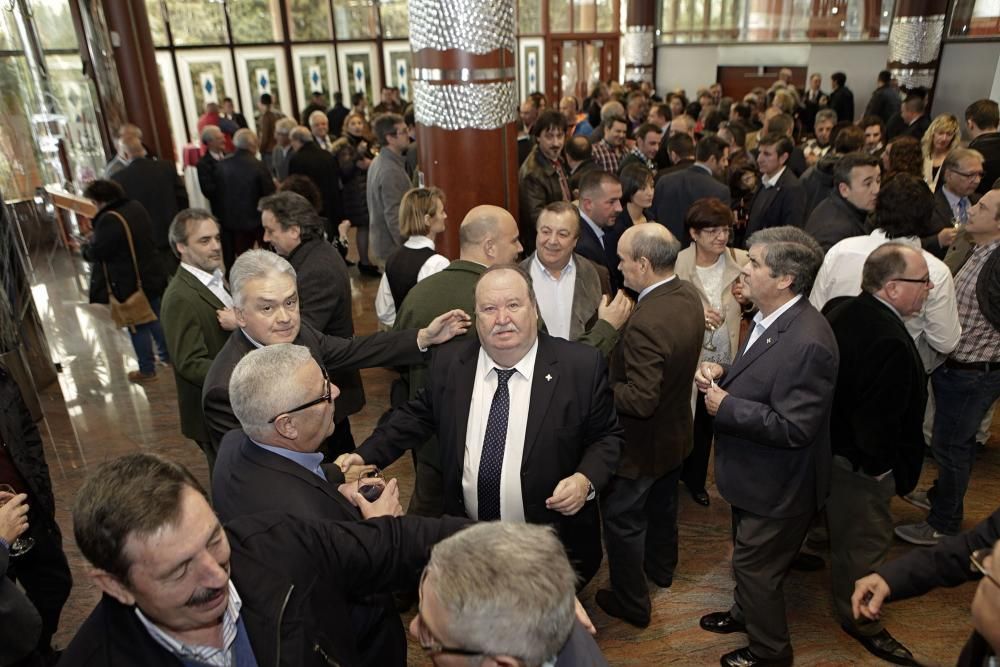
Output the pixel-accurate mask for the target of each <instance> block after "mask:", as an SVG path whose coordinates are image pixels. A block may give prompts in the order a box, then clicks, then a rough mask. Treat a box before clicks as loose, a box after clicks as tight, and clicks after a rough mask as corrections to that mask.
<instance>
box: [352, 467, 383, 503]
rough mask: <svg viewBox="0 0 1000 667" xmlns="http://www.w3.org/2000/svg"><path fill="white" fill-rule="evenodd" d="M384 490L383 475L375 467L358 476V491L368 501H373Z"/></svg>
mask: <svg viewBox="0 0 1000 667" xmlns="http://www.w3.org/2000/svg"><path fill="white" fill-rule="evenodd" d="M383 491H385V477H384V476H383V475H382V471H381V470H379V469H378V468H377V467H372V469H370V470H366V471H364V472H363V473H361V476H360V477H358V493H360V494H361V495H362V496H364V498H365V500H367V501H368V502H370V503H373V502H375V501H376V500H378V499H379V497H380V496H381V495H382V492H383Z"/></svg>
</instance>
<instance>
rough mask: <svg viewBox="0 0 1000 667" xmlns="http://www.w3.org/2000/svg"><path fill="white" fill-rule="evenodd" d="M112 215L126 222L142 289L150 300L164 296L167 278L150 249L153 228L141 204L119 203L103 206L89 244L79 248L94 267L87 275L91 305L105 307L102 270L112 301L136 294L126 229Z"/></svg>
mask: <svg viewBox="0 0 1000 667" xmlns="http://www.w3.org/2000/svg"><path fill="white" fill-rule="evenodd" d="M112 211H114V212H116V213H118V214H119V215H121V216H122V217H123V218H125V220H126V221H127V222H128V226H129V229H130V230H131V231H132V244H133V246H134V247H135V256H136V260H137V262H138V264H139V276H140V277H141V278H142V289H143V291H144V292H145V293H146V296H147V297H149V298H155V297H158V296H161V295H162V294H163V290H165V289H166V287H167V274H166V271H164V269H163V267H162V266H161V264H160V262H159V260H158V259H157V257H156V249H155V247H154V245H153V224H152V223H151V222H150V220H149V215H148V214H147V213H146V209H145V208H143V206H142V204H140V203H139V202H137V201H130V200H128V199H119V200H118V201H114V202H111V203H110V204H107V205H105V206H104V207H103V208H102V209H101V210H99V211H98V212H97V215H96V216H94V235H93V237H91V239H90V242H89V243H86V244H84V245H83V246H82V247H81V248H80V254H82V255H83V258H84V259H85V260H87V261H88V262H92V263H93V264H94V266H93V269H92V270H91V272H90V302H91V303H108V286H107V283H106V282H105V280H104V268H103V267H102V266H101V263H102V262H103V263H105V264H107V266H108V278H109V279H110V280H111V291H112V292H113V293H114V295H115V298H116V299H118V300H119V301H124V300H125V299H127V298H128V297H129V296H131V295H132V293H133V292H135V290H136V279H135V265H133V263H132V254H131V252H130V251H129V246H128V238H127V237H126V236H125V228H124V227H123V226H122V223H121V220H119V219H118V216H115V215H112V214H111V212H112Z"/></svg>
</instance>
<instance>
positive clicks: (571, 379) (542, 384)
mask: <svg viewBox="0 0 1000 667" xmlns="http://www.w3.org/2000/svg"><path fill="white" fill-rule="evenodd" d="M479 350H480V345H479V341H478V340H462V341H457V342H452V343H449V344H447V345H443V346H441V347H439V348H437V349H436V350H435V351H434V355H433V358H432V360H431V367H430V371H429V372H428V374H427V384H426V385H425V387H424V389H423V390H422V391H420V392H419V393H418V394H417V397H416V398H414V399H413V400H411V401H409V402H407V403H404V404H403V405H401V406H400V407H398V408H397V409H396V410H395V411H394V412H393V413H392V416H391V417H390V418H389V419H388V420H387V421H385V422H384V423H383V424H381V425H380V426H379V427H378V428H376V429H375V432H374V433H372V435H371V437H370V438H368V439H367V440H366V441H365V442H364V443H363V444H362V445H361V446H360V447H359V448H358V450H357V452H358V454H360V455H361V458H363V459H364V460H365V463H374V464H375V465H377V466H379V467H380V468H384V467H386V466H388V465H389V464H390V463H392V462H393V461H395V460H396V459H398V458H399V457H400V456H402V455H403V453H404V451H405V450H406V449H410V448H412V447H415V446H418V445H421V444H423V443H424V442H425V441H426V440H427V438H429V437H430V436H431V435H434V434H435V433H436V434H437V437H438V443H439V447H440V457H441V471H442V476H443V490H444V508H445V513H446V514H452V515H455V516H465V515H466V512H465V499H464V495H463V492H462V466H463V462H464V460H465V438H466V431H467V429H468V420H469V402H470V400H471V399H472V390H473V386H474V384H475V373H476V365H477V361H478V358H479ZM532 378H533V379H532V386H531V399H530V409H529V411H528V423H527V428H526V431H525V436H524V455H523V458H522V460H521V493H522V497H523V499H524V517H525V519H526V520H527V521H528V522H529V523H539V524H552V525H554V526H556V528H557V529H558V530H559V533H560V536H561V537H562V539H563V541H564V542H565V543H566V545H567V547H568V548H570V550H573V545H574V544H581V543H584V542H589V541H590V540H592V539H593V537H594V536H595V533H596V532H597V531H599V520H598V514H597V504H596V503H595V502H593V501H591V502H588V503H587V504H585V505H584V507H583V509H581V510H580V511H579V512H577V514H576V515H574V516H563V515H562V514H560V513H558V512H555V511H553V510H550V509H548V508H546V507H545V500H546V498H548V497H549V496H551V495H552V490H553V489H555V488H556V485H557V484H558V483H559V481H560V480H562V479H564V478H566V477H569V476H570V475H572V474H573V473H575V472H579V473H582V474H583V475H585V476H586V477H587V479H589V480H590V482H591V484H593V485H594V488H595V489H596V490H597V491H598V492H600V490H601V489H603V488H604V486H605V485H606V484H607V483H608V480H609V479H611V475H612V473H613V472H614V470H615V468H616V466H617V465H618V457H619V454H620V451H621V445H622V429H621V426H620V425H619V423H618V417H617V415H616V414H615V409H614V402H613V397H612V395H611V390H610V388H609V387H608V382H607V374H606V370H605V364H604V361H603V359H602V358H601V354H600V352H598V351H597V350H595V349H594V348H592V347H589V346H587V345H582V344H580V343H571V342H569V341H565V340H562V339H560V338H553V337H551V336H549V335H547V334H545V333H539V334H538V353H537V356H536V359H535V371H534V374H533V376H532ZM548 378H551V380H550V379H548Z"/></svg>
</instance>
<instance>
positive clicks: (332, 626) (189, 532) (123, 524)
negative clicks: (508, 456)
mask: <svg viewBox="0 0 1000 667" xmlns="http://www.w3.org/2000/svg"><path fill="white" fill-rule="evenodd" d="M291 408H292V406H291V405H289V406H288V407H287V409H291ZM466 523H467V521H466V520H464V519H453V518H444V519H426V518H423V517H398V518H396V517H382V518H379V519H375V520H372V521H366V522H337V521H328V520H309V519H303V518H299V517H295V516H289V515H287V514H282V513H277V512H267V513H260V514H254V515H251V516H244V517H240V518H238V519H235V520H232V521H229V522H227V523H226V525H225V526H223V525H222V524H221V523H220V522H219V519H218V518H217V517H216V515H215V513H214V512H213V511H212V507H211V506H210V505H209V503H208V498H207V495H206V493H205V491H204V489H202V487H201V485H200V484H199V483H198V482H197V480H195V478H194V477H193V476H192V475H191V473H190V472H189V471H188V470H187V469H186V468H184V467H182V466H180V465H178V464H176V463H172V462H170V461H167V460H166V459H162V458H160V457H157V456H153V455H149V454H131V455H128V456H124V457H122V458H119V459H116V460H113V461H110V462H108V463H105V464H104V465H102V466H100V467H99V468H98V469H97V471H96V472H95V473H94V474H92V475H91V476H90V477H89V479H88V480H87V481H86V482H85V483H84V485H83V487H82V488H81V489H80V493H79V494H78V496H77V502H76V505H75V506H74V508H73V533H74V535H75V537H76V541H77V544H78V545H79V547H80V551H81V552H82V553H83V554H84V556H85V557H86V558H87V560H88V561H89V563H90V565H91V566H92V567H91V568H90V570H89V572H88V574H89V576H90V577H91V580H92V581H93V583H94V585H95V586H96V587H97V588H98V589H99V590H100V591H101V592H102V593H103V597H102V599H101V601H100V602H99V603H98V604H97V606H96V608H95V609H94V611H93V612H92V613H91V615H90V617H89V618H88V619H87V620H86V621H85V622H84V624H83V625H82V626H81V628H80V630H79V631H78V632H77V635H76V637H75V638H74V639H73V641H72V642H71V643H70V645H69V646H68V647H67V648H66V651H65V653H64V654H63V658H62V662H61V663H60V664H63V665H72V666H73V667H105V666H107V667H112V666H118V665H142V666H143V667H175V666H178V665H235V666H245V665H260V666H261V667H264V666H275V667H279V666H280V667H328V666H329V665H344V666H345V667H348V666H351V667H354V666H361V665H365V666H367V665H372V667H374V666H375V665H378V666H379V667H385V666H387V667H403V665H404V664H405V659H396V660H380V661H369V660H365V659H364V658H363V657H362V655H363V649H365V647H363V646H359V642H360V641H362V639H361V638H360V637H359V636H357V635H356V634H355V633H354V632H353V631H352V630H351V629H352V628H353V627H354V626H353V619H352V614H351V605H352V601H353V600H357V599H358V598H362V597H364V596H367V595H372V594H376V593H385V592H388V591H391V590H393V589H394V588H396V587H399V586H413V585H416V583H417V576H418V575H419V573H420V571H421V568H422V567H423V566H424V565H425V564H426V562H427V554H428V552H429V551H430V548H431V547H432V546H433V545H434V544H435V543H436V542H439V541H440V540H442V539H444V538H445V537H448V536H449V535H451V534H453V533H455V532H456V531H458V530H459V529H461V528H462V527H464V526H465V524H466ZM390 545H391V546H390ZM396 623H397V625H398V623H399V622H398V620H397V621H396ZM399 632H400V633H401V632H402V628H401V627H400V628H399Z"/></svg>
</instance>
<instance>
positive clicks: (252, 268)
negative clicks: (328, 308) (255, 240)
mask: <svg viewBox="0 0 1000 667" xmlns="http://www.w3.org/2000/svg"><path fill="white" fill-rule="evenodd" d="M282 274H284V275H287V276H288V277H289V278H291V279H292V282H293V283H294V282H295V269H294V268H292V265H291V264H289V263H288V260H287V259H285V258H284V257H282V256H280V255H278V254H276V253H273V252H271V251H270V250H247V251H246V252H245V253H243V254H242V255H240V256H239V257H237V258H236V261H235V262H233V268H231V269H230V270H229V287H230V289H231V290H232V293H233V305H234V306H236V307H237V308H241V309H242V308H243V303H244V302H245V300H246V294H244V293H243V291H244V290H245V289H246V284H247V282H249V281H251V280H254V279H255V278H265V277H267V276H271V275H282Z"/></svg>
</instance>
